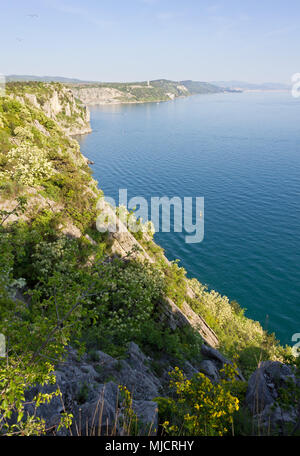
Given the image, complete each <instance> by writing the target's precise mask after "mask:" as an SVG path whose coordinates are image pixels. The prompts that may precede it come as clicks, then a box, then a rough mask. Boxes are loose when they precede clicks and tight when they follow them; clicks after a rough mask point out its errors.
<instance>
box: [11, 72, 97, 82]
mask: <svg viewBox="0 0 300 456" xmlns="http://www.w3.org/2000/svg"><path fill="white" fill-rule="evenodd" d="M6 80H7V81H8V82H18V81H38V82H61V83H63V84H66V83H70V84H71V83H75V84H76V83H81V82H82V83H84V82H89V81H82V80H80V79H74V78H64V77H61V76H32V75H17V74H9V75H7V76H6Z"/></svg>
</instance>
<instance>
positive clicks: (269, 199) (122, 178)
mask: <svg viewBox="0 0 300 456" xmlns="http://www.w3.org/2000/svg"><path fill="white" fill-rule="evenodd" d="M91 116H92V117H91V119H92V121H91V123H92V128H93V133H91V134H90V135H87V136H84V137H82V138H81V139H80V143H81V148H82V152H83V154H85V155H86V156H87V157H88V158H90V159H91V160H93V161H94V162H95V164H94V165H93V166H92V168H93V170H94V176H95V178H96V179H97V180H98V181H99V185H100V187H101V188H102V189H103V190H104V192H105V194H106V195H107V196H111V197H114V198H115V199H116V200H117V202H118V190H119V189H120V188H127V189H128V197H129V198H131V197H133V196H137V195H139V196H144V197H146V198H147V199H149V198H150V197H151V196H169V197H173V196H180V197H183V196H194V197H196V196H204V198H205V237H204V240H203V242H202V243H199V244H186V243H185V234H186V233H173V232H171V233H157V234H156V235H155V239H156V241H157V242H158V243H159V244H160V245H161V246H162V247H163V248H164V249H165V251H166V254H167V256H168V258H169V259H176V258H179V259H180V260H181V264H182V266H184V267H185V268H186V270H187V271H188V276H190V277H196V278H198V279H199V280H200V281H201V282H202V283H204V284H207V286H208V287H209V288H213V289H215V290H217V291H219V292H220V293H222V294H225V295H227V296H228V297H229V298H230V299H235V300H237V301H238V302H239V303H240V305H241V306H242V307H244V308H246V309H247V315H248V316H249V317H251V318H253V319H256V320H259V321H260V322H261V323H262V324H263V326H264V327H267V328H268V329H269V330H270V331H275V333H276V335H277V337H278V338H280V340H281V342H283V343H291V337H292V335H293V334H294V333H300V302H299V296H300V269H299V263H300V262H299V259H300V258H299V255H300V209H299V203H300V201H299V197H300V100H297V99H294V98H292V96H291V95H290V94H289V93H244V94H217V95H199V96H194V97H189V98H182V99H177V100H175V101H173V102H168V103H160V104H156V103H154V104H138V105H121V106H101V107H96V108H92V109H91Z"/></svg>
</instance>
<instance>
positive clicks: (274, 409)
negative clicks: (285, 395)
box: [245, 361, 300, 433]
mask: <svg viewBox="0 0 300 456" xmlns="http://www.w3.org/2000/svg"><path fill="white" fill-rule="evenodd" d="M298 383H299V381H298V380H297V378H296V376H295V373H294V370H293V368H292V367H290V366H287V365H285V364H282V363H280V362H278V361H264V362H262V363H260V365H259V367H258V369H256V371H255V372H254V373H253V374H252V375H251V377H250V379H249V382H248V389H247V393H246V400H245V402H246V405H247V407H248V408H249V410H250V411H251V413H252V415H253V416H254V417H255V419H256V422H257V423H259V424H260V425H261V426H262V427H263V428H265V429H271V430H275V431H276V432H279V433H284V432H285V431H284V430H285V428H286V426H289V427H295V426H296V423H297V420H298V419H299V412H298V407H299V404H298V405H297V404H295V406H293V407H292V406H291V407H289V408H286V407H283V406H282V405H280V400H279V401H277V399H279V396H280V389H287V388H288V387H289V385H292V386H298V387H299V386H300V385H299V384H298Z"/></svg>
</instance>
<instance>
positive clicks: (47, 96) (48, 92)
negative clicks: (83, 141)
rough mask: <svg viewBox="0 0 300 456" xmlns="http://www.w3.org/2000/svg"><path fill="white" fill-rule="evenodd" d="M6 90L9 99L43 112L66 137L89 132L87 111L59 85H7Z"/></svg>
mask: <svg viewBox="0 0 300 456" xmlns="http://www.w3.org/2000/svg"><path fill="white" fill-rule="evenodd" d="M6 90H7V94H8V95H9V96H10V97H12V98H15V99H16V100H18V101H20V102H22V103H24V104H29V105H30V106H32V107H34V108H36V109H40V110H41V111H43V112H44V113H45V115H46V116H47V117H49V118H50V119H53V120H54V121H56V122H57V123H58V124H59V125H60V127H61V128H62V129H63V130H64V132H65V133H66V134H68V135H81V134H86V133H90V132H91V127H90V114H89V111H88V109H87V108H86V106H84V105H83V104H82V103H81V102H79V101H78V100H77V99H75V97H74V95H73V93H72V91H71V90H70V89H68V88H66V87H64V86H63V85H61V84H59V83H49V84H44V83H39V82H26V83H21V82H19V83H18V82H16V83H8V84H7V87H6Z"/></svg>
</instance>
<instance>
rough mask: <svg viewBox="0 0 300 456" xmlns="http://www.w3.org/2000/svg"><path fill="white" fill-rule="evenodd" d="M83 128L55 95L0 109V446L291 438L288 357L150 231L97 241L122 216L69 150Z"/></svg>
mask: <svg viewBox="0 0 300 456" xmlns="http://www.w3.org/2000/svg"><path fill="white" fill-rule="evenodd" d="M74 103H75V104H74ZM67 106H69V108H67ZM62 110H63V111H62ZM62 112H64V115H63V116H61V113H62ZM82 116H85V117H84V118H85V119H86V122H87V119H88V117H87V116H88V114H87V111H86V110H85V108H82V107H81V105H80V104H78V103H77V102H76V100H75V101H74V97H73V95H72V94H70V91H69V89H65V88H63V87H62V86H61V85H59V86H57V85H56V84H55V85H53V84H50V85H49V84H38V85H28V84H24V85H22V84H17V85H11V86H10V87H9V88H8V92H7V96H6V97H2V98H0V333H3V334H4V336H5V337H6V340H7V341H8V344H9V345H8V356H7V358H6V359H0V397H1V398H2V399H1V400H0V416H1V421H0V434H1V433H2V434H9V433H17V434H20V435H29V434H43V433H47V432H48V433H52V434H56V435H57V434H63V435H70V434H71V433H72V434H73V435H74V434H75V435H76V433H78V434H79V435H82V433H83V431H82V429H80V428H79V425H80V423H81V422H82V419H83V420H84V422H85V426H84V428H85V430H84V432H87V433H90V434H94V435H98V433H100V434H103V433H105V432H109V433H110V434H112V433H115V434H119V435H124V434H125V435H126V434H128V435H132V433H133V432H134V429H133V428H132V420H133V422H134V426H137V427H136V428H135V429H139V433H142V434H149V433H150V434H157V432H158V425H160V429H161V428H163V429H164V431H163V432H165V433H167V434H168V435H178V432H182V433H184V434H185V435H191V434H190V433H192V435H228V434H230V432H231V429H232V423H234V424H235V426H236V428H235V430H236V432H235V433H236V434H237V433H240V434H243V435H245V434H247V433H249V434H251V433H252V432H253V422H254V421H255V423H256V424H255V426H258V429H257V433H258V434H259V435H261V434H262V433H264V432H268V431H269V429H270V428H271V429H272V433H280V432H285V431H282V429H286V428H287V427H288V426H291V425H292V426H294V428H295V429H296V427H297V419H298V415H297V404H298V403H297V404H296V402H297V401H298V399H297V398H298V393H299V387H300V385H298V383H297V381H298V380H297V376H296V363H295V360H294V359H293V357H292V356H291V351H290V349H288V348H284V347H281V346H280V345H279V343H278V342H277V341H276V339H275V337H274V335H270V334H268V333H267V332H265V331H264V330H263V328H262V327H261V325H260V324H259V323H258V322H254V321H252V320H250V319H248V318H246V316H245V315H244V311H243V310H242V309H241V308H240V307H239V306H238V305H237V303H232V302H230V301H229V300H228V298H227V297H224V296H221V295H220V294H218V293H217V292H215V291H210V290H207V289H206V288H205V287H204V286H203V285H202V284H200V283H199V282H198V281H197V280H195V279H192V280H191V279H189V278H187V276H186V271H184V269H183V268H181V267H180V266H179V265H178V264H177V262H169V261H168V259H167V258H166V257H165V255H164V251H163V249H162V248H161V247H159V246H158V245H157V244H156V243H155V242H154V240H153V232H152V230H151V229H150V227H149V226H148V225H147V224H145V225H144V224H142V223H140V222H139V221H137V220H136V224H137V225H138V226H139V227H140V229H139V230H138V231H137V232H133V231H130V230H129V229H123V232H116V233H115V232H111V231H109V230H106V231H105V232H100V231H99V229H98V228H99V225H98V222H97V220H99V219H98V216H99V215H101V220H102V223H104V224H107V225H108V224H109V219H110V218H111V217H115V218H116V221H117V224H121V223H125V221H126V220H127V217H129V214H128V213H127V211H126V210H124V208H117V212H116V213H115V212H114V211H113V210H112V208H111V207H110V206H109V205H108V204H107V203H106V202H105V201H104V199H103V194H102V192H101V190H99V188H98V186H97V182H96V181H95V180H94V179H93V177H92V175H91V171H90V169H89V167H88V166H87V163H86V159H85V158H84V157H83V156H82V154H81V152H80V148H79V145H78V143H77V142H76V141H75V140H74V139H72V138H70V136H69V134H70V131H74V130H75V129H76V128H78V121H77V119H78V117H80V118H82V119H83V117H82ZM74 119H75V120H74ZM74 121H75V125H73V124H72V123H73V122H74ZM86 126H87V124H86V123H85V125H82V127H83V128H85V127H86ZM99 159H101V158H100V157H99ZM262 361H263V363H261V362H262ZM258 362H259V363H261V364H259V366H258V370H256V369H257V364H258ZM283 362H289V366H287V365H285V364H283ZM254 371H255V373H253V372H254ZM53 376H54V377H53ZM170 379H171V381H170ZM290 381H291V382H292V384H291V385H289V382H290ZM118 385H122V389H121V392H120V399H119V400H118V402H116V398H117V397H118V394H119V388H118ZM257 385H258V386H257ZM282 386H283V387H284V388H286V390H285V391H286V392H285V394H284V395H282V396H281V394H282V393H281V392H280V391H281V387H282ZM125 387H126V388H127V389H126V388H125ZM124 388H125V389H124ZM174 388H175V389H174ZM256 388H258V390H256ZM7 391H10V394H7ZM38 393H39V394H40V395H41V396H39V395H38ZM287 395H288V397H289V398H291V400H292V409H291V410H290V411H289V412H288V413H287V412H285V409H284V407H285V403H286V397H287ZM3 398H4V399H3ZM99 404H100V405H99ZM198 406H199V407H198ZM200 406H201V407H202V406H203V407H204V408H205V414H204V415H203V414H201V413H200V412H201V410H200V409H201V407H200ZM99 407H100V408H99ZM197 407H198V408H197ZM239 408H240V409H241V415H239ZM195 410H200V412H199V413H198V412H195ZM12 413H13V414H12ZM95 416H96V417H97V419H96V421H95ZM245 416H246V418H247V420H249V422H250V424H251V425H247V423H246V424H245ZM187 417H191V418H189V419H187ZM39 419H41V420H44V421H40V420H39ZM128 420H129V421H128ZM191 420H193V423H194V424H193V426H192V427H190V423H191ZM247 420H246V421H247ZM261 422H263V423H264V424H263V425H262V427H261V424H260V423H261ZM130 423H131V424H130ZM137 423H139V425H138V424H137ZM266 423H267V424H266ZM270 423H271V424H270ZM208 425H209V426H208ZM247 426H248V427H247ZM178 429H180V431H178ZM255 432H256V431H255Z"/></svg>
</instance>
